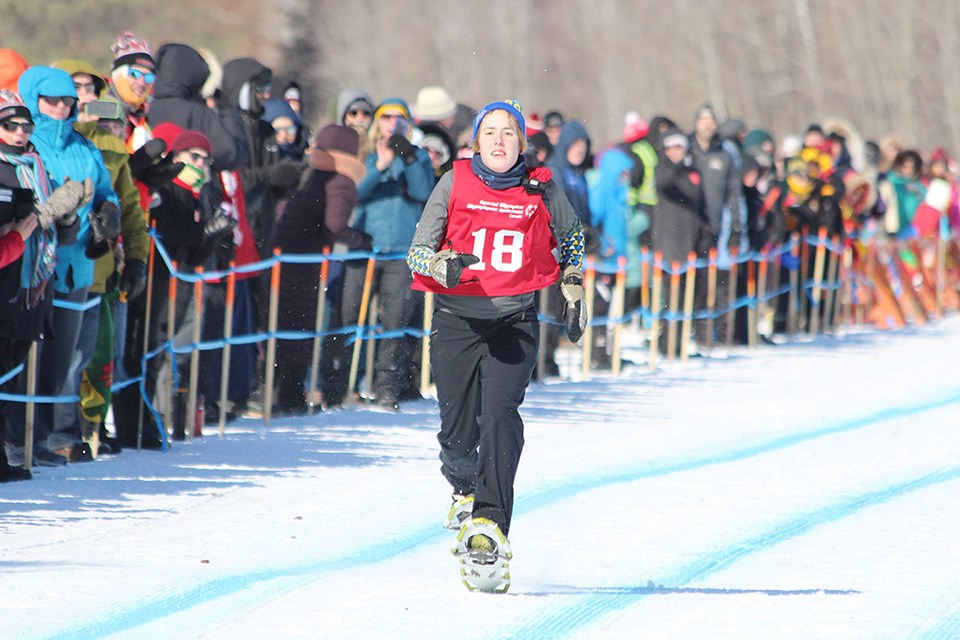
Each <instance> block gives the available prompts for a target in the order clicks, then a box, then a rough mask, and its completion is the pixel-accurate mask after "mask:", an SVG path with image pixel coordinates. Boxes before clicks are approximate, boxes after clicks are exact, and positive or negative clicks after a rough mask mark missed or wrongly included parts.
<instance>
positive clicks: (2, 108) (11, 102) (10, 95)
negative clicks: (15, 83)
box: [0, 89, 33, 122]
mask: <svg viewBox="0 0 960 640" xmlns="http://www.w3.org/2000/svg"><path fill="white" fill-rule="evenodd" d="M14 116H20V117H22V118H26V119H27V120H29V121H30V122H33V116H31V115H30V109H28V108H27V107H26V105H24V104H23V100H21V99H20V96H18V95H17V94H16V92H14V91H11V90H10V89H0V120H6V119H7V118H13V117H14Z"/></svg>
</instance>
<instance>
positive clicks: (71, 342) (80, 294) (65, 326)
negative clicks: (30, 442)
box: [8, 287, 87, 447]
mask: <svg viewBox="0 0 960 640" xmlns="http://www.w3.org/2000/svg"><path fill="white" fill-rule="evenodd" d="M56 299H57V300H63V301H66V302H70V303H73V304H83V303H84V302H86V300H87V288H86V287H84V288H83V289H75V290H74V291H71V292H70V293H59V292H58V293H57V294H56ZM83 315H84V312H83V311H78V310H76V309H66V308H64V307H54V308H53V335H52V336H50V337H49V338H47V339H46V340H44V341H42V342H40V343H38V344H37V395H38V396H61V395H76V393H77V387H76V385H74V384H73V381H74V379H73V378H71V376H70V369H71V367H70V365H71V363H72V362H73V355H74V350H75V349H76V348H77V341H78V339H79V337H80V328H81V323H82V321H83ZM56 408H57V405H56V404H53V403H39V404H37V405H36V407H35V409H36V414H35V421H34V424H33V438H34V442H35V443H37V444H41V445H46V444H47V442H46V441H47V437H48V436H50V435H51V434H52V433H53V431H54V425H55V424H56ZM11 409H12V411H11V416H12V418H11V421H12V423H13V424H20V425H23V424H25V423H26V405H25V404H22V403H17V404H15V405H13V406H12V407H11ZM18 431H19V433H16V434H14V435H15V437H14V438H13V441H12V443H13V444H15V445H17V446H18V447H22V446H23V435H24V434H23V430H22V429H19V430H18ZM8 435H9V434H8ZM52 444H58V443H52Z"/></svg>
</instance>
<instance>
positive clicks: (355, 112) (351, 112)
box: [347, 109, 373, 118]
mask: <svg viewBox="0 0 960 640" xmlns="http://www.w3.org/2000/svg"><path fill="white" fill-rule="evenodd" d="M347 114H349V115H351V116H354V117H356V116H366V117H368V118H369V117H370V116H372V115H373V112H372V111H368V110H366V109H350V110H349V111H347Z"/></svg>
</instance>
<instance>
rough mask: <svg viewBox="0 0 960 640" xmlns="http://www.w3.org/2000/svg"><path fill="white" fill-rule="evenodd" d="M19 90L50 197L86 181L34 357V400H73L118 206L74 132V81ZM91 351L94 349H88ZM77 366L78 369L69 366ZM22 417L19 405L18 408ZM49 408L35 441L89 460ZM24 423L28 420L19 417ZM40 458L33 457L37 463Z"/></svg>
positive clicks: (24, 81) (49, 81)
mask: <svg viewBox="0 0 960 640" xmlns="http://www.w3.org/2000/svg"><path fill="white" fill-rule="evenodd" d="M18 88H19V91H20V96H21V97H22V98H23V102H24V104H25V105H26V107H27V108H28V109H29V110H30V113H31V115H32V116H33V121H34V123H35V125H36V129H34V132H33V136H32V138H31V141H32V142H33V144H34V146H35V147H36V150H37V152H38V153H39V154H40V158H41V159H42V160H43V163H44V165H45V166H46V169H47V173H48V175H49V177H50V182H51V186H52V187H53V188H54V189H55V188H56V187H58V186H60V185H61V184H63V183H64V182H66V180H67V178H70V179H71V180H76V181H83V182H84V183H85V185H86V187H85V193H84V198H83V201H82V204H81V206H80V208H79V209H78V210H77V215H78V217H79V219H80V228H79V231H78V236H77V242H76V244H71V245H59V246H58V247H57V267H56V274H57V280H56V283H55V285H54V290H55V297H56V299H57V300H59V301H61V303H62V304H66V305H67V306H57V307H55V308H54V314H53V336H52V337H51V338H50V339H49V340H46V341H45V342H43V343H42V348H41V349H40V351H41V353H40V354H39V360H38V363H39V368H38V370H39V376H38V379H37V393H38V394H39V395H55V396H72V395H75V394H76V393H77V392H78V389H79V376H78V375H77V371H78V369H77V366H79V360H80V358H79V355H78V354H76V353H75V352H76V350H77V341H78V339H79V335H80V327H81V323H82V320H83V310H82V309H83V307H82V305H83V304H84V303H85V302H86V300H87V291H88V289H89V287H90V285H91V284H93V263H94V261H95V260H96V259H97V258H98V257H100V256H101V255H104V254H105V253H106V252H108V251H113V243H114V241H115V240H116V238H117V236H119V234H120V201H119V200H118V199H117V195H116V194H115V193H114V191H113V183H112V181H111V179H110V171H109V170H108V169H107V166H106V165H105V164H104V162H103V156H101V155H100V151H99V150H98V149H97V148H96V147H95V146H94V145H93V143H92V142H90V141H89V140H87V139H86V138H85V137H83V136H82V135H81V134H79V133H77V132H76V131H75V130H74V128H73V125H74V123H75V122H76V121H77V113H78V105H77V90H76V87H74V84H73V78H72V77H71V76H70V74H69V73H67V72H66V71H63V70H62V69H53V68H51V67H41V66H36V67H31V68H29V69H27V70H26V71H25V72H24V73H23V75H22V76H20V80H19V81H18ZM91 350H92V349H91ZM74 361H76V362H74ZM16 408H17V409H19V410H20V412H21V413H23V409H24V405H16ZM55 409H56V406H55V405H53V404H40V405H38V406H37V408H36V422H35V423H34V438H35V440H36V441H37V442H44V441H46V444H47V447H48V448H49V449H51V450H53V451H57V450H60V451H62V452H64V453H66V454H67V455H68V456H70V457H71V458H72V459H73V460H86V459H92V457H91V456H90V453H91V452H90V451H89V450H84V448H83V445H82V441H81V434H80V430H79V427H76V425H75V423H70V424H71V427H72V428H70V429H69V430H68V431H64V432H62V433H61V432H58V431H56V425H55V413H56V412H55ZM24 419H25V417H24ZM36 456H37V452H36V451H34V457H36ZM47 458H48V459H46V460H40V461H38V462H39V463H41V464H64V463H65V462H66V458H65V457H55V456H47Z"/></svg>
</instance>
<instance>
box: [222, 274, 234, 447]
mask: <svg viewBox="0 0 960 640" xmlns="http://www.w3.org/2000/svg"><path fill="white" fill-rule="evenodd" d="M235 268H236V264H234V263H233V262H232V261H231V262H230V273H228V274H227V299H226V303H225V304H224V316H223V353H222V354H221V355H220V404H219V408H220V415H219V416H218V418H219V433H220V437H221V438H222V437H223V434H224V431H225V430H226V427H227V402H229V400H228V399H227V390H228V389H229V384H230V340H231V338H233V307H234V304H235V300H234V299H235V297H236V289H237V272H236V271H235Z"/></svg>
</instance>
